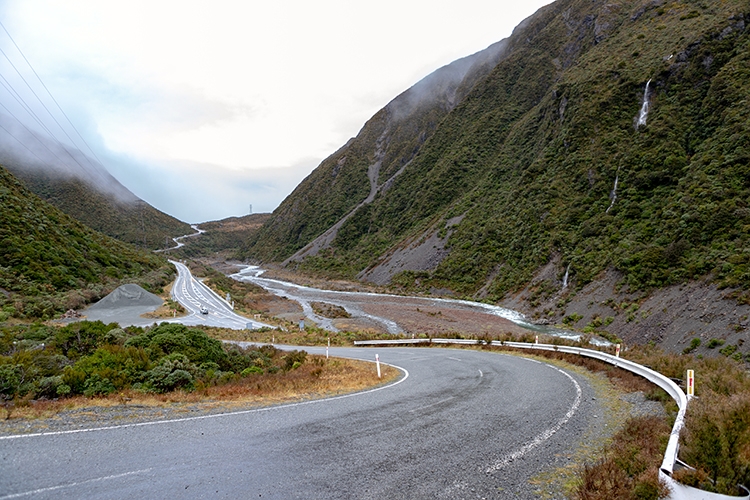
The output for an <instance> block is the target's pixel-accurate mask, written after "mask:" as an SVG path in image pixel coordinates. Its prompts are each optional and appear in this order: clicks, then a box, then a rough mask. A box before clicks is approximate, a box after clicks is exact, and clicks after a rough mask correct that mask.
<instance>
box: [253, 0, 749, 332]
mask: <svg viewBox="0 0 750 500" xmlns="http://www.w3.org/2000/svg"><path fill="white" fill-rule="evenodd" d="M749 15H750V2H747V1H739V0H734V1H724V2H698V1H692V0H684V1H676V0H672V1H669V0H663V1H662V0H648V1H645V0H629V1H625V0H622V1H619V2H618V1H600V0H596V1H590V0H586V1H584V0H559V1H557V2H555V3H554V4H551V5H550V6H547V7H545V8H543V9H541V10H540V11H539V12H538V13H537V14H535V15H534V16H532V17H531V18H530V19H528V20H527V21H525V22H524V23H523V24H522V25H521V26H519V27H518V28H517V29H516V30H515V31H514V34H513V35H512V36H511V37H510V38H509V39H508V40H506V41H505V42H504V43H503V51H502V57H499V58H498V63H497V64H496V65H495V67H494V68H493V69H492V71H491V72H490V73H489V74H488V75H487V76H486V77H483V78H481V77H480V78H478V79H476V80H475V81H474V82H473V83H469V82H466V85H465V86H464V88H467V89H470V90H469V91H468V92H467V93H466V94H465V96H464V97H463V98H460V97H459V98H458V99H457V100H456V101H455V102H454V103H453V105H452V106H450V107H449V108H448V109H446V110H445V112H444V113H442V114H441V115H440V116H439V117H433V118H432V119H431V118H430V117H429V115H428V114H425V113H423V112H422V110H421V109H412V110H410V114H407V115H406V116H407V117H408V118H404V117H402V116H399V120H394V119H393V116H394V114H393V113H392V111H391V112H389V110H392V109H393V108H396V107H397V105H396V103H397V102H398V101H399V98H397V99H396V100H394V101H393V102H392V103H391V104H389V105H388V106H387V107H386V108H385V109H384V110H383V111H381V112H380V113H378V114H377V115H376V116H375V117H374V118H373V119H372V120H371V121H370V122H368V124H367V125H365V127H364V128H363V130H362V132H361V133H360V135H359V136H358V137H357V138H355V139H353V140H352V141H350V142H349V143H348V144H347V145H346V146H345V147H343V148H342V149H341V150H340V151H338V152H336V153H335V154H334V155H332V157H331V158H329V159H328V160H326V162H324V163H323V164H322V165H321V166H320V167H319V168H318V170H316V172H314V173H313V174H311V176H310V178H308V179H307V180H306V181H305V182H303V183H302V184H301V185H300V186H299V188H298V189H297V190H296V191H295V192H294V193H293V194H292V195H290V197H289V198H288V199H287V200H286V201H285V202H284V203H283V204H282V206H281V207H279V209H278V210H277V211H276V212H274V215H273V219H272V220H271V221H270V222H269V224H267V225H266V227H265V228H264V230H263V231H261V232H260V233H259V235H258V238H257V239H256V240H254V241H251V242H250V243H251V244H250V246H249V247H248V249H247V251H246V255H247V256H249V257H252V258H256V259H260V260H262V259H266V260H267V259H276V260H283V259H289V260H288V261H287V262H297V263H296V264H295V265H296V266H299V267H300V268H301V269H305V270H307V271H315V272H324V273H328V274H336V275H339V276H344V277H349V278H353V277H359V278H361V279H365V280H370V281H375V282H377V283H382V284H391V285H396V286H400V287H402V288H403V289H405V290H410V291H422V292H431V291H432V292H436V291H441V293H455V294H458V295H462V296H468V297H474V298H477V299H483V300H489V301H493V302H498V301H505V302H506V303H508V302H509V301H512V302H513V303H514V304H516V305H517V306H518V307H519V308H521V309H524V310H527V311H530V312H535V313H536V314H543V315H544V316H546V317H548V318H550V320H552V321H559V320H561V319H563V317H565V316H566V315H567V316H570V315H571V313H572V312H573V311H571V309H570V308H569V307H567V306H568V305H569V304H571V301H572V300H573V297H574V295H575V293H576V292H580V291H582V290H584V288H585V287H586V286H587V285H589V284H592V283H596V282H597V281H600V280H602V279H605V277H607V279H609V278H610V277H612V278H613V283H614V285H613V286H612V287H611V288H610V289H609V291H608V292H607V293H606V294H605V296H602V297H601V300H606V299H607V296H606V295H607V294H610V298H612V297H614V296H616V295H617V294H618V293H623V294H628V295H627V297H628V300H630V301H632V302H636V303H637V302H638V301H643V300H645V297H646V296H647V295H648V293H651V292H653V290H656V289H663V288H664V287H668V286H673V285H674V286H677V285H679V284H681V283H685V282H688V281H690V280H696V279H700V278H703V277H711V278H712V279H713V280H714V285H712V286H718V287H719V288H721V287H730V288H732V289H734V290H735V292H732V293H731V295H732V297H733V300H732V302H733V303H734V304H735V305H737V303H738V302H739V304H743V303H747V302H750V293H749V292H748V291H747V289H748V288H749V287H750V206H749V205H748V203H749V202H748V200H750V144H748V143H749V142H750V130H749V128H750V121H749V120H748V107H747V103H746V98H747V96H748V95H750V51H749V50H748V49H749V48H750V47H749V43H750V32H749V31H748V30H747V27H746V22H747V20H748V19H749V18H748V16H749ZM428 100H429V98H428ZM430 102H432V103H433V106H434V107H435V108H439V104H438V103H440V102H444V98H443V97H442V95H441V94H433V95H432V100H431V101H430ZM404 119H406V120H407V121H409V123H416V124H419V125H420V126H419V127H415V128H413V129H412V130H411V131H412V133H411V134H408V133H407V134H405V135H404V136H403V138H401V137H398V138H395V137H392V136H388V135H384V136H382V137H384V138H389V139H390V142H388V141H384V140H381V141H378V138H379V137H381V135H378V133H376V131H379V130H386V129H387V125H388V124H390V126H391V127H394V123H395V124H399V123H401V120H404ZM376 124H381V125H379V127H375V125H376ZM427 124H431V127H428V126H426V125H427ZM381 134H382V132H381ZM407 138H408V139H407ZM399 139H400V140H401V142H399ZM404 144H408V147H407V146H404V147H402V145H404ZM383 145H387V148H388V151H393V152H398V153H399V154H398V156H397V157H396V158H393V159H392V160H391V161H390V162H388V165H390V168H389V169H387V171H388V175H386V176H383V175H380V176H378V177H377V178H378V179H380V182H381V183H382V184H379V185H378V186H380V189H378V190H377V191H376V192H375V193H373V190H372V189H369V190H368V182H367V175H366V173H367V169H368V167H369V169H370V171H373V170H377V167H378V163H379V160H380V159H381V158H382V157H383V150H384V149H383ZM355 156H356V158H359V159H360V160H359V163H358V164H357V168H349V167H350V166H351V165H350V164H349V163H348V162H349V161H350V158H352V157H355ZM336 167H339V168H338V169H337V168H336ZM380 168H381V169H382V166H381V167H380ZM396 172H399V175H398V176H394V174H395V173H396ZM371 177H372V176H371ZM319 178H320V180H319V181H318V182H315V180H317V179H319ZM386 181H387V182H386ZM368 196H369V197H370V198H371V201H370V202H367V203H363V202H364V201H365V200H366V199H367V198H368ZM309 200H314V202H310V201H309ZM337 200H346V201H347V203H343V202H339V201H337ZM354 207H358V208H357V209H356V210H354V211H353V213H352V210H353V208H354ZM341 221H343V222H341ZM337 222H340V225H339V227H338V228H336V231H334V232H331V233H330V234H329V236H328V237H327V238H322V239H319V240H318V241H317V242H316V243H315V244H313V245H310V246H309V248H303V247H304V245H306V244H310V243H311V242H313V240H314V239H315V238H316V237H319V236H320V235H321V234H323V233H324V231H325V230H326V229H328V228H329V227H331V226H333V225H334V224H336V223H337ZM301 248H302V249H303V251H301V252H300V251H299V250H300V249H301ZM295 252H297V253H296V254H295ZM290 257H291V259H290ZM519 293H520V295H519ZM613 300H614V299H613ZM623 300H624V299H623ZM618 303H619V301H618ZM636 305H637V304H636ZM743 307H744V306H743ZM576 312H577V311H576ZM581 314H583V313H581ZM613 314H616V311H615V312H613ZM741 314H742V313H740V316H739V317H738V318H737V319H738V321H737V323H736V324H737V325H740V326H741V324H742V319H741V318H742V316H741ZM574 317H575V316H574ZM745 319H747V318H745ZM594 323H595V322H594ZM623 323H625V322H624V321H623ZM599 324H601V321H600V322H599Z"/></svg>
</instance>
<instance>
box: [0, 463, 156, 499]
mask: <svg viewBox="0 0 750 500" xmlns="http://www.w3.org/2000/svg"><path fill="white" fill-rule="evenodd" d="M150 470H151V469H150V468H149V469H141V470H134V471H132V472H123V473H122V474H115V475H113V476H104V477H95V478H93V479H87V480H86V481H78V482H76V483H68V484H61V485H59V486H50V487H48V488H40V489H38V490H31V491H24V492H23V493H13V494H12V495H6V496H3V497H0V500H5V499H7V498H21V497H25V496H29V495H38V494H40V493H48V492H50V491H56V490H61V489H63V488H72V487H74V486H80V485H82V484H89V483H96V482H98V481H107V480H109V479H118V478H121V477H127V476H133V475H135V474H142V473H144V472H149V471H150Z"/></svg>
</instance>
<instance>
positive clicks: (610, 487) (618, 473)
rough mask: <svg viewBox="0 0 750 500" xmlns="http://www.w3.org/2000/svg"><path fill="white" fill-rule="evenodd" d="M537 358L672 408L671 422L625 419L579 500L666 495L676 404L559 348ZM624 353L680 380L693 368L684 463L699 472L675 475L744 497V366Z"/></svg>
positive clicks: (749, 465)
mask: <svg viewBox="0 0 750 500" xmlns="http://www.w3.org/2000/svg"><path fill="white" fill-rule="evenodd" d="M502 340H513V341H521V342H534V336H532V335H528V336H526V337H522V338H519V337H512V336H510V335H508V336H507V337H506V338H505V339H502ZM540 342H546V343H551V344H559V345H563V344H574V343H573V342H569V341H565V340H561V339H559V338H554V337H551V338H540ZM585 347H589V348H591V346H585ZM485 348H490V349H497V348H496V347H485ZM502 349H506V348H502ZM610 350H611V351H613V349H610ZM528 353H529V352H528V351H526V350H523V351H521V354H528ZM533 354H534V355H537V356H543V357H547V358H552V359H561V360H564V361H566V362H568V363H572V364H576V365H580V366H584V367H585V368H587V369H588V370H589V371H592V372H601V373H604V374H605V375H606V376H607V377H608V378H609V379H610V380H611V381H612V382H613V383H614V385H615V386H616V387H618V388H620V389H621V390H623V391H625V392H632V391H643V392H644V393H645V395H646V397H647V398H648V399H651V400H655V401H660V402H662V403H663V405H664V408H665V410H666V411H667V415H668V418H667V420H663V419H658V418H653V417H647V418H644V417H635V418H631V419H629V420H627V421H626V422H625V425H624V426H623V428H622V429H621V430H620V431H619V432H618V433H617V434H616V435H615V436H614V437H613V439H612V441H611V442H610V443H608V444H607V445H605V446H604V447H603V448H602V455H601V458H600V459H599V460H598V461H596V462H595V463H590V464H585V466H584V467H583V469H582V470H581V472H580V476H579V480H578V483H577V485H576V487H575V491H574V492H572V496H573V497H574V498H576V499H579V500H605V499H611V498H622V499H656V498H661V497H662V496H663V495H664V493H665V491H666V490H665V489H664V485H661V484H660V483H659V481H658V468H659V466H660V465H661V461H662V459H663V457H664V451H665V449H666V445H667V440H668V438H669V434H670V432H671V429H672V425H673V424H674V418H675V416H676V414H677V405H676V403H674V401H673V400H672V399H671V398H670V397H669V396H668V395H667V394H666V393H665V392H664V391H663V390H662V389H660V388H658V387H656V386H654V385H653V384H651V383H650V382H648V381H646V380H645V379H642V378H641V377H638V376H636V375H634V374H632V373H630V372H627V371H625V370H622V369H619V368H615V367H613V366H612V365H609V364H607V363H603V362H601V361H598V360H595V359H590V358H584V357H581V356H575V355H572V354H565V353H560V352H554V351H534V352H533ZM611 354H614V352H611ZM621 356H622V357H623V358H626V359H629V360H631V361H634V362H636V363H639V364H641V365H644V366H647V367H649V368H651V369H653V370H655V371H658V372H659V373H662V374H663V375H666V376H668V377H670V378H673V379H675V380H680V381H682V380H683V379H684V377H685V376H686V375H685V374H686V371H687V370H688V369H692V370H694V371H695V374H696V387H695V394H696V397H695V398H693V399H692V400H691V401H690V403H689V404H688V410H687V414H686V418H685V426H684V429H683V432H682V434H681V439H680V454H679V458H680V460H682V461H683V462H685V463H687V464H688V465H690V466H691V467H694V468H695V469H694V470H691V469H680V470H676V471H675V474H674V477H675V479H677V480H678V481H680V482H682V483H683V484H687V485H690V486H694V487H696V488H700V489H703V490H705V491H710V492H717V493H723V494H728V495H737V494H740V493H741V491H740V490H739V488H738V485H740V484H741V485H745V486H746V485H748V484H750V376H749V375H748V372H747V371H746V370H745V369H744V365H743V364H742V363H740V362H738V361H736V360H733V359H731V358H726V357H716V358H702V357H696V356H693V355H691V354H682V355H679V354H670V353H665V352H663V351H662V350H661V349H659V348H657V347H655V346H653V345H648V346H641V347H633V348H630V349H628V350H626V351H623V352H622V354H621Z"/></svg>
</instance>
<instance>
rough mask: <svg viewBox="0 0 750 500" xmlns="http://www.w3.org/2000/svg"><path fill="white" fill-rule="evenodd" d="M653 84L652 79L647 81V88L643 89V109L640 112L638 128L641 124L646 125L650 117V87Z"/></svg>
mask: <svg viewBox="0 0 750 500" xmlns="http://www.w3.org/2000/svg"><path fill="white" fill-rule="evenodd" d="M650 85H651V80H650V79H649V81H647V82H646V90H644V91H643V104H641V111H640V113H638V123H637V124H636V128H637V127H640V126H641V125H643V126H645V125H646V119H647V118H648V88H649V86H650Z"/></svg>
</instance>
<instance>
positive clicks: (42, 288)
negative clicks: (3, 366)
mask: <svg viewBox="0 0 750 500" xmlns="http://www.w3.org/2000/svg"><path fill="white" fill-rule="evenodd" d="M0 249H1V250H0V322H2V321H5V320H7V319H8V318H16V319H19V320H32V321H33V320H47V319H51V318H53V317H55V316H56V315H59V314H60V313H63V312H65V311H67V310H68V309H78V308H80V307H82V306H84V305H86V304H88V303H90V302H94V301H96V300H98V299H100V298H102V297H104V296H106V295H107V294H108V293H110V292H111V291H112V290H114V289H115V288H117V287H118V286H120V285H122V284H124V283H136V284H139V285H141V286H142V287H143V288H145V289H146V290H148V291H149V292H152V293H156V294H159V293H161V291H162V287H164V286H165V285H167V284H168V283H169V282H170V281H172V278H173V276H174V268H173V267H172V266H171V265H169V263H168V262H167V261H166V259H164V258H163V257H162V256H159V255H157V254H154V253H151V252H144V251H140V250H137V249H136V248H134V247H132V246H130V245H127V244H125V243H122V242H120V241H117V240H115V239H112V238H110V237H107V236H105V235H103V234H101V233H98V232H96V231H94V230H92V229H90V228H88V227H86V226H84V225H83V224H81V223H80V222H78V221H76V220H74V219H72V218H71V217H69V216H68V215H66V214H64V213H63V212H61V211H60V210H58V209H57V208H55V207H53V206H52V205H50V204H48V203H47V202H45V201H43V200H41V199H39V198H38V197H37V196H36V195H34V194H32V193H31V192H29V191H28V190H27V189H26V188H24V187H23V186H22V185H21V184H20V183H19V182H18V181H17V180H16V179H15V178H14V177H13V176H12V175H11V174H10V173H9V172H8V171H7V170H6V169H5V168H3V167H0Z"/></svg>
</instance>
